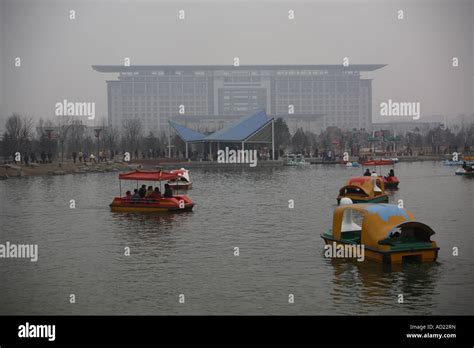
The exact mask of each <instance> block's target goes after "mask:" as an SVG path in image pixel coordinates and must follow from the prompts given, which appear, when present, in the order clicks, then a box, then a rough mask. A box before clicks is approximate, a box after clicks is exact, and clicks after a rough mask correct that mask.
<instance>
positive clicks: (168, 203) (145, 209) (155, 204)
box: [110, 196, 194, 213]
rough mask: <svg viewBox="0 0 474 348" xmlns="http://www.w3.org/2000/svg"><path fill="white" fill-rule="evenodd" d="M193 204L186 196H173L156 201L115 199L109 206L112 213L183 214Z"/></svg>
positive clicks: (189, 209)
mask: <svg viewBox="0 0 474 348" xmlns="http://www.w3.org/2000/svg"><path fill="white" fill-rule="evenodd" d="M193 207H194V203H193V202H192V201H191V200H190V199H189V198H188V197H187V196H175V197H172V198H161V199H159V200H158V201H147V200H146V199H143V200H140V201H131V200H127V199H124V198H120V197H116V198H114V200H113V202H112V203H111V204H110V210H111V211H113V212H129V213H161V212H174V213H179V212H185V211H191V210H192V209H193Z"/></svg>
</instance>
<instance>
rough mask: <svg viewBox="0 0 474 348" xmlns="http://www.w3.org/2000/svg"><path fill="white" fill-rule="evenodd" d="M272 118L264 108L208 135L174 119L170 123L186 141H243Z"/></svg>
mask: <svg viewBox="0 0 474 348" xmlns="http://www.w3.org/2000/svg"><path fill="white" fill-rule="evenodd" d="M271 120H272V119H271V118H269V117H268V116H267V114H266V112H265V110H262V111H259V112H257V113H256V114H253V115H250V116H247V117H244V118H241V119H240V120H238V121H237V122H234V123H233V124H230V125H228V126H226V127H224V128H222V129H220V130H218V131H217V132H214V133H212V134H210V135H208V136H205V135H204V134H201V133H198V132H196V131H193V130H191V129H189V128H186V127H184V126H181V125H179V124H177V123H175V122H172V121H170V124H171V126H172V127H173V128H174V129H175V130H176V132H177V133H178V135H179V136H180V137H181V139H183V140H184V141H185V142H196V141H209V142H214V141H221V142H241V141H244V140H245V139H247V138H248V137H250V136H251V135H252V134H254V133H256V132H257V131H259V130H260V129H262V128H263V127H264V126H265V125H267V124H268V123H269V122H271Z"/></svg>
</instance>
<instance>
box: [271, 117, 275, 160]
mask: <svg viewBox="0 0 474 348" xmlns="http://www.w3.org/2000/svg"><path fill="white" fill-rule="evenodd" d="M272 160H273V161H274V160H275V119H272Z"/></svg>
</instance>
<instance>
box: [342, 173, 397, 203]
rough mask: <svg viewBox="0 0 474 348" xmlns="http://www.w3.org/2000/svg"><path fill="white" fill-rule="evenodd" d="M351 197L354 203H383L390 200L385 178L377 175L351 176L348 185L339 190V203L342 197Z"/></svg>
mask: <svg viewBox="0 0 474 348" xmlns="http://www.w3.org/2000/svg"><path fill="white" fill-rule="evenodd" d="M344 197H346V198H350V199H351V200H352V202H353V203H383V202H388V195H387V194H386V193H385V185H384V182H383V180H382V179H381V178H380V177H378V176H377V175H375V176H356V177H352V178H350V179H349V180H348V181H347V183H346V185H344V186H343V187H342V188H341V189H340V190H339V196H338V197H337V204H340V202H341V199H342V198H344Z"/></svg>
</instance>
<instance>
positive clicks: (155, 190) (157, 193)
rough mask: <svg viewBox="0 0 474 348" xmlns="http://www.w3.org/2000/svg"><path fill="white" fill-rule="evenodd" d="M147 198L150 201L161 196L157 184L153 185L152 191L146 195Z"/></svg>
mask: <svg viewBox="0 0 474 348" xmlns="http://www.w3.org/2000/svg"><path fill="white" fill-rule="evenodd" d="M147 198H149V199H150V200H152V201H157V200H159V199H160V198H161V192H160V188H159V187H158V186H157V187H155V189H154V190H153V192H152V193H151V194H150V195H149V196H147Z"/></svg>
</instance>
